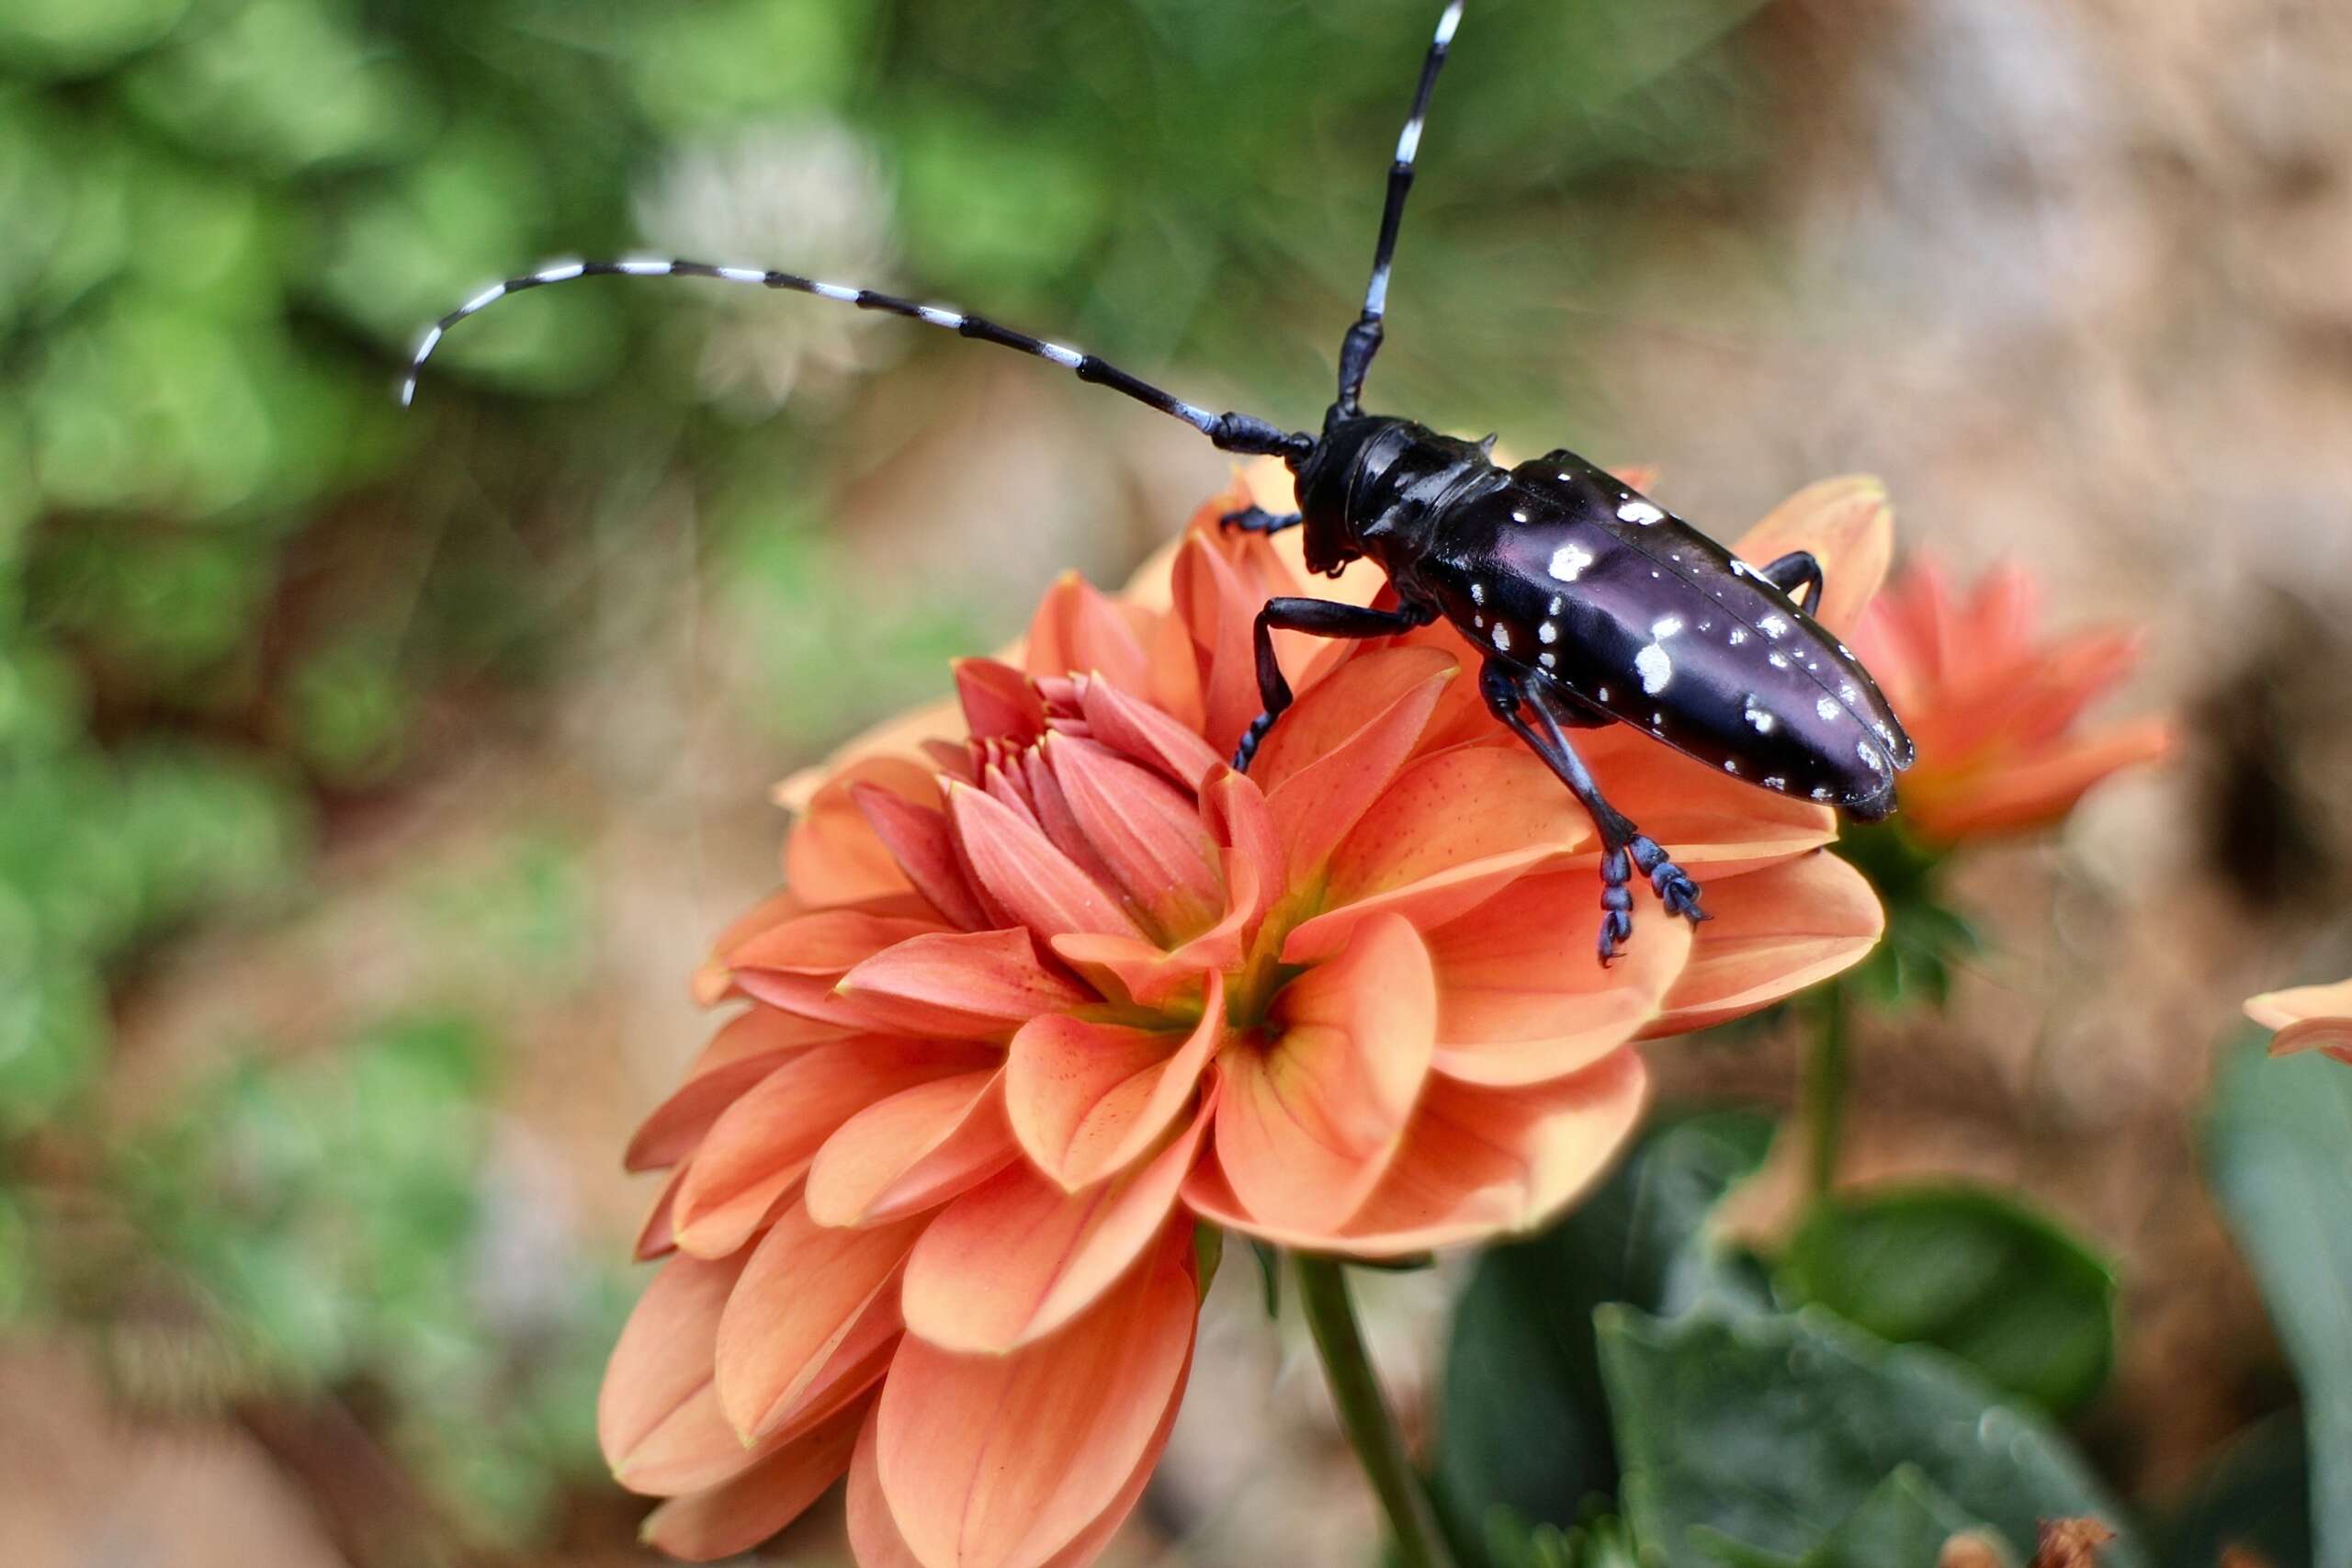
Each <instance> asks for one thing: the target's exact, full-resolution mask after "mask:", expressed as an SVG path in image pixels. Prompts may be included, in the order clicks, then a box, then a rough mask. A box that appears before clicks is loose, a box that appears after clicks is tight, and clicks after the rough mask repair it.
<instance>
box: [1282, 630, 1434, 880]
mask: <svg viewBox="0 0 2352 1568" xmlns="http://www.w3.org/2000/svg"><path fill="white" fill-rule="evenodd" d="M1415 673H1418V674H1419V679H1418V680H1417V681H1415V682H1412V683H1411V684H1410V685H1408V686H1406V687H1405V689H1404V690H1403V691H1401V692H1398V693H1397V694H1395V695H1393V696H1391V697H1389V700H1387V701H1386V702H1385V704H1383V705H1379V706H1376V707H1375V706H1371V705H1364V706H1353V704H1354V703H1355V702H1356V700H1357V699H1358V698H1359V697H1362V696H1365V695H1366V694H1367V690H1366V689H1369V694H1370V695H1372V696H1375V697H1377V696H1385V695H1387V688H1390V687H1392V686H1393V684H1394V683H1395V682H1396V680H1397V677H1398V676H1399V675H1410V674H1415ZM1453 674H1454V671H1453V670H1452V669H1451V668H1449V667H1447V666H1446V665H1445V664H1444V663H1442V655H1440V654H1438V653H1436V652H1434V651H1433V650H1428V649H1389V650H1386V651H1385V652H1381V653H1375V654H1372V655H1369V656H1367V657H1365V658H1363V659H1359V660H1353V661H1352V662H1351V663H1349V664H1347V665H1345V666H1343V667H1342V668H1341V669H1340V671H1339V672H1338V673H1337V674H1335V675H1333V676H1332V677H1331V679H1329V681H1326V682H1323V683H1322V684H1321V685H1319V686H1317V687H1316V688H1315V690H1313V691H1312V692H1309V693H1308V694H1306V696H1305V697H1302V698H1301V699H1299V702H1298V705H1297V706H1296V707H1295V708H1293V709H1292V710H1291V712H1290V713H1289V714H1286V715H1284V716H1283V724H1278V725H1276V726H1275V727H1274V729H1273V733H1274V735H1276V736H1280V735H1282V734H1283V729H1284V728H1285V726H1286V725H1288V724H1290V723H1292V722H1294V721H1298V722H1300V723H1301V729H1300V734H1301V736H1302V737H1303V739H1301V741H1300V742H1299V744H1298V745H1297V746H1296V747H1295V748H1294V749H1293V752H1292V754H1293V755H1295V756H1297V757H1301V758H1304V759H1306V761H1305V762H1304V765H1302V766H1299V767H1298V768H1296V769H1295V771H1293V772H1291V773H1288V774H1287V776H1285V777H1283V779H1282V781H1281V782H1280V783H1279V784H1270V785H1268V786H1267V794H1266V806H1267V809H1268V810H1269V811H1270V812H1271V813H1272V817H1273V819H1274V829H1275V832H1276V834H1277V835H1278V836H1279V837H1280V839H1281V840H1282V842H1283V845H1284V846H1285V849H1284V853H1283V886H1293V887H1295V886H1300V885H1302V884H1305V883H1307V882H1310V881H1312V880H1314V879H1315V878H1316V877H1317V875H1318V874H1320V872H1321V869H1322V866H1323V863H1324V862H1325V861H1326V860H1327V859H1328V858H1329V856H1330V853H1331V852H1332V851H1333V850H1334V849H1336V848H1337V847H1338V846H1339V843H1340V840H1342V839H1344V838H1346V837H1347V835H1348V830H1349V829H1351V828H1353V827H1354V826H1355V824H1356V821H1357V819H1358V818H1361V817H1362V816H1363V814H1364V811H1365V810H1366V808H1368V807H1370V806H1371V805H1372V803H1373V802H1374V801H1375V800H1377V799H1379V798H1380V795H1381V792H1382V791H1384V790H1385V789H1386V788H1387V787H1388V785H1389V782H1390V781H1391V780H1393V779H1394V778H1395V777H1396V776H1397V770H1398V769H1400V768H1401V767H1403V766H1404V764H1405V761H1406V759H1407V758H1408V757H1409V756H1410V755H1411V754H1412V750H1413V747H1414V745H1415V743H1416V742H1417V741H1418V740H1419V739H1420V735H1421V730H1422V728H1423V727H1424V726H1425V725H1426V724H1427V723H1428V722H1429V716H1430V711H1431V710H1432V709H1433V708H1434V707H1435V706H1436V705H1437V699H1438V695H1439V694H1440V693H1441V692H1442V691H1443V690H1444V689H1445V686H1446V683H1447V682H1449V681H1451V680H1452V679H1453ZM1364 715H1369V717H1363V716H1364ZM1349 721H1355V722H1349ZM1343 726H1344V728H1342V727H1343ZM1334 729H1339V730H1340V734H1339V736H1338V737H1337V738H1336V739H1334V740H1333V743H1332V744H1331V746H1330V748H1329V750H1325V751H1323V752H1321V753H1320V754H1316V753H1313V752H1310V751H1308V750H1306V749H1307V747H1309V746H1312V745H1316V744H1319V743H1320V742H1321V741H1322V740H1324V739H1327V738H1330V733H1331V731H1333V730H1334Z"/></svg>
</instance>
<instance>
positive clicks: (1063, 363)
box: [400, 259, 1315, 456]
mask: <svg viewBox="0 0 2352 1568" xmlns="http://www.w3.org/2000/svg"><path fill="white" fill-rule="evenodd" d="M582 277H707V278H714V279H716V280H718V282H721V283H747V284H753V285H756V286H758V287H759V288H786V289H790V290H792V291H793V292H795V293H798V294H814V295H816V296H817V297H818V298H819V299H831V300H836V301H838V302H840V303H841V304H843V305H854V306H856V307H857V308H858V309H859V310H883V311H888V313H889V314H891V315H894V316H905V317H908V318H909V319H910V320H913V321H922V322H925V323H927V324H929V325H931V326H934V327H945V328H947V329H949V330H950V331H953V332H956V333H961V334H962V335H963V336H965V337H971V338H978V339H979V340H980V341H982V342H983V343H993V344H1002V345H1003V346H1004V347H1006V348H1017V349H1019V350H1020V351H1021V352H1022V353H1023V354H1030V355H1035V356H1036V357H1038V358H1039V359H1045V360H1050V361H1052V362H1053V363H1054V364H1056V365H1058V366H1060V367H1062V368H1063V369H1065V370H1069V371H1074V372H1076V373H1077V376H1078V378H1079V379H1080V380H1081V381H1088V382H1091V383H1093V384H1095V385H1097V386H1103V387H1108V388H1110V389H1112V390H1113V391H1114V392H1123V393H1125V395H1126V396H1128V397H1130V398H1133V399H1135V400H1136V401H1137V402H1139V403H1142V404H1144V405H1146V406H1147V407H1149V408H1154V409H1158V410H1159V412H1161V413H1164V414H1169V415H1171V416H1173V417H1174V418H1177V419H1181V420H1182V421H1183V422H1184V423H1186V424H1189V425H1191V426H1192V427H1193V429H1194V430H1197V431H1199V432H1200V433H1201V434H1203V435H1205V436H1207V437H1208V438H1209V440H1210V441H1212V442H1214V443H1215V444H1216V446H1218V447H1219V448H1220V449H1221V450H1223V451H1227V452H1246V453H1276V454H1281V455H1283V456H1292V455H1301V454H1304V453H1306V451H1307V450H1309V449H1310V448H1312V447H1313V446H1314V445H1315V438H1314V437H1313V436H1311V435H1308V434H1305V433H1304V432H1297V431H1286V430H1283V428H1282V427H1281V426H1279V425H1276V424H1272V423H1268V422H1267V421H1265V420H1262V419H1260V418H1258V417H1257V416H1255V415H1254V414H1246V413H1233V412H1226V413H1211V412H1208V410H1206V409H1204V408H1198V407H1195V406H1194V405H1193V404H1191V403H1188V402H1186V401H1184V400H1183V399H1182V398H1179V397H1177V396H1176V395H1174V394H1173V393H1171V392H1168V391H1164V390H1162V389H1159V388H1158V387H1155V386H1153V385H1152V384H1151V383H1150V382H1148V381H1146V380H1144V379H1143V378H1141V377H1138V376H1134V375H1130V374H1129V373H1128V372H1126V371H1125V370H1122V369H1120V368H1119V367H1117V366H1115V365H1114V364H1112V363H1111V362H1110V361H1108V360H1106V359H1101V358H1098V357H1096V356H1095V355H1091V354H1086V353H1082V352H1080V350H1078V349H1075V348H1068V347H1065V346H1063V345H1062V344H1057V343H1049V342H1047V341H1046V339H1044V338H1038V337H1031V336H1030V335H1029V334H1028V333H1021V332H1015V331H1013V330H1012V328H1011V327H1007V326H1001V325H999V324H998V323H997V322H995V321H989V320H988V319H987V318H986V317H983V316H973V315H967V314H966V313H965V312H963V311H961V310H953V309H950V308H949V307H947V306H944V305H919V304H917V303H915V301H913V300H911V299H899V297H898V296H897V295H895V294H883V293H880V292H878V291H876V290H875V289H871V288H851V287H850V286H848V285H847V284H842V283H820V282H819V281H818V280H817V279H815V278H813V277H802V276H798V275H797V274H796V273H789V272H776V271H774V270H772V269H770V268H766V267H756V266H715V265H711V264H710V263H708V262H697V261H674V260H663V259H639V260H630V261H566V262H551V263H549V264H548V265H546V266H543V267H541V268H539V270H538V271H537V272H533V273H526V274H525V275H524V276H520V277H510V278H508V279H506V280H505V281H504V282H503V283H493V284H492V285H491V286H490V287H489V288H485V289H483V290H482V291H481V293H479V294H477V295H475V296H474V297H473V298H472V299H469V300H467V301H466V302H465V303H464V304H462V305H460V306H458V308H457V309H456V310H452V311H450V312H449V313H448V314H447V315H446V316H444V317H442V318H441V319H440V320H439V321H435V322H434V323H433V324H432V325H431V326H429V327H427V328H425V329H424V336H423V337H421V338H419V339H418V340H417V344H416V352H415V354H414V355H412V356H411V357H410V359H409V364H408V372H407V374H405V375H404V376H402V377H401V388H400V400H401V407H402V408H406V407H408V406H409V404H410V403H411V402H412V401H413V400H415V397H416V383H417V379H418V378H419V377H421V376H422V375H423V374H424V362H425V361H426V360H427V359H429V358H431V357H432V356H433V351H434V350H435V349H436V348H438V347H439V346H440V345H441V340H442V339H443V338H444V337H446V336H447V334H448V332H449V329H450V328H451V327H454V326H456V325H457V324H458V322H459V321H464V320H465V319H466V318H467V317H468V316H473V315H479V314H481V312H482V311H484V310H489V309H490V308H491V307H492V305H495V304H497V303H498V302H499V301H500V300H501V299H505V298H506V297H507V296H508V295H510V294H519V293H521V292H523V291H524V290H525V289H526V288H542V287H544V286H546V285H548V284H550V283H570V282H571V281H572V280H573V279H575V278H582Z"/></svg>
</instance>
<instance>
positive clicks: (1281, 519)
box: [1216, 506, 1306, 534]
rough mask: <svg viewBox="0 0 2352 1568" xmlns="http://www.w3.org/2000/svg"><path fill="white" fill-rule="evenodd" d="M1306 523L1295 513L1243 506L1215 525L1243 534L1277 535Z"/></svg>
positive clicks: (1303, 518) (1221, 518)
mask: <svg viewBox="0 0 2352 1568" xmlns="http://www.w3.org/2000/svg"><path fill="white" fill-rule="evenodd" d="M1304 522H1306V518H1305V517H1303V516H1301V515H1300V514H1299V513H1295V512H1269V511H1267V510H1266V509H1265V508H1264V507H1262V506H1245V507H1243V508H1242V509H1241V510H1240V511H1238V512H1228V513H1225V514H1224V515H1223V516H1221V517H1219V518H1218V519H1217V520H1216V525H1217V526H1218V527H1220V528H1238V529H1240V530H1241V531H1242V532H1243V533H1245V534H1279V533H1281V532H1282V531H1283V529H1285V528H1295V527H1297V526H1298V525H1300V524H1301V523H1304Z"/></svg>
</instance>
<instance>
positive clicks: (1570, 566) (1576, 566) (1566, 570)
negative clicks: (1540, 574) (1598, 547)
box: [1544, 545, 1592, 582]
mask: <svg viewBox="0 0 2352 1568" xmlns="http://www.w3.org/2000/svg"><path fill="white" fill-rule="evenodd" d="M1591 564H1592V552H1591V551H1590V550H1588V549H1586V548H1585V547H1583V546H1581V545H1562V546H1561V547H1559V548H1558V549H1556V550H1554V551H1553V552H1552V564H1551V565H1550V566H1549V567H1547V568H1545V569H1544V570H1548V571H1549V572H1551V574H1552V575H1553V576H1554V577H1555V578H1557V579H1558V580H1559V581H1562V582H1574V581H1576V580H1577V577H1578V576H1579V575H1580V574H1581V573H1582V572H1583V570H1584V569H1585V568H1587V567H1589V566H1590V565H1591Z"/></svg>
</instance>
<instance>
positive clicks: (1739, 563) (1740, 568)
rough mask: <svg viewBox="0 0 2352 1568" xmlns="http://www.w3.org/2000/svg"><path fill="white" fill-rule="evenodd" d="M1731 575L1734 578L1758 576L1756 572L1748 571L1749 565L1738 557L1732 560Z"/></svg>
mask: <svg viewBox="0 0 2352 1568" xmlns="http://www.w3.org/2000/svg"><path fill="white" fill-rule="evenodd" d="M1731 574H1732V575H1733V576H1734V577H1753V576H1755V575H1756V574H1755V573H1754V572H1752V571H1750V570H1747V562H1746V561H1744V560H1741V559H1740V558H1738V557H1737V556H1734V557H1733V558H1732V562H1731Z"/></svg>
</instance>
